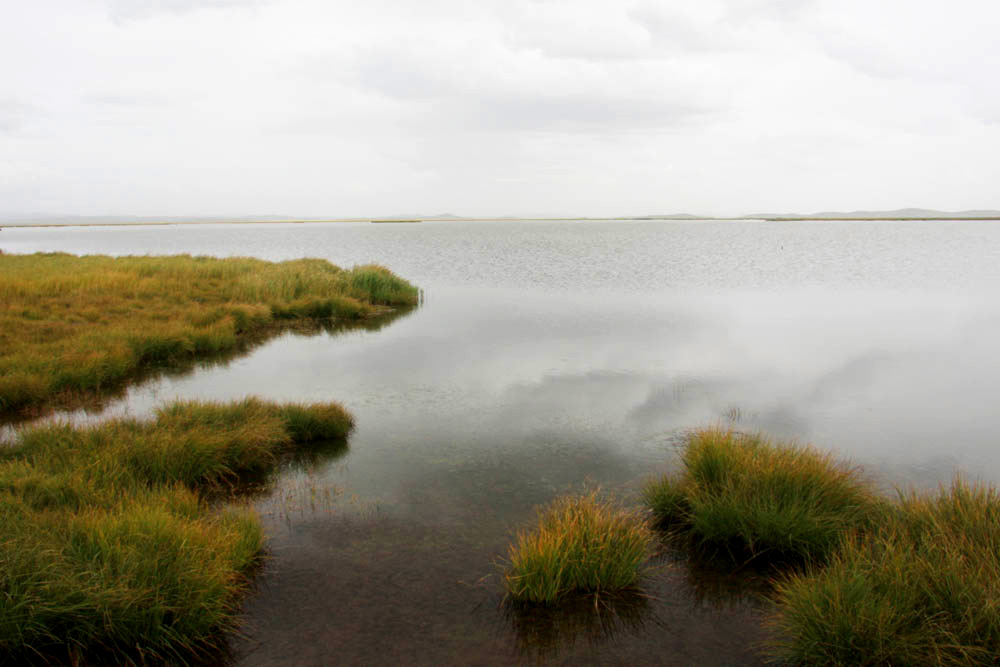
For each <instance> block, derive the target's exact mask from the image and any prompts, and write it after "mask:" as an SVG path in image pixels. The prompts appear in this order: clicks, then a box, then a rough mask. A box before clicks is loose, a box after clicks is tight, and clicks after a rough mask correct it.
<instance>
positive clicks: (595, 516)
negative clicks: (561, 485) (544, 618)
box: [504, 491, 653, 603]
mask: <svg viewBox="0 0 1000 667" xmlns="http://www.w3.org/2000/svg"><path fill="white" fill-rule="evenodd" d="M652 541H653V533H652V531H651V530H650V528H649V526H648V525H647V523H646V522H645V521H644V520H643V519H642V518H641V517H639V516H638V515H636V514H635V513H634V512H630V511H627V510H625V509H624V508H622V507H619V506H618V505H616V504H614V503H611V502H608V501H604V500H602V499H600V498H599V497H598V493H597V491H593V492H591V493H589V494H587V495H583V496H564V497H561V498H557V499H556V500H555V501H553V503H552V504H551V505H549V506H548V507H547V508H545V509H544V510H542V511H540V512H539V517H538V525H537V526H536V527H535V528H534V530H531V531H521V532H520V533H518V534H517V536H516V538H515V541H514V543H513V544H512V545H511V547H510V551H509V555H508V560H509V565H508V567H507V569H506V571H505V573H504V580H505V583H506V586H507V591H508V595H509V596H510V597H511V599H513V600H515V601H518V602H533V603H551V602H555V601H557V600H559V599H560V598H562V597H563V596H565V595H567V594H569V593H575V592H578V593H593V594H601V593H605V592H612V591H618V590H622V589H626V588H631V587H634V586H635V585H636V584H637V583H638V581H639V576H640V572H641V566H642V564H643V563H644V562H645V560H646V558H647V556H648V555H649V551H650V547H651V544H652Z"/></svg>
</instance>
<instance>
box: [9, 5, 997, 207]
mask: <svg viewBox="0 0 1000 667" xmlns="http://www.w3.org/2000/svg"><path fill="white" fill-rule="evenodd" d="M998 35H1000V2H997V0H951V1H950V2H947V3H944V2H941V1H940V0H934V1H929V0H877V1H876V0H696V1H695V0H685V1H681V0H669V1H668V0H661V1H659V2H656V1H646V2H644V1H637V2H627V1H605V2H591V1H585V0H567V1H565V2H563V1H554V0H553V1H547V0H497V1H495V2H494V1H491V0H464V1H455V2H451V1H446V0H408V1H401V2H391V1H388V0H365V1H364V2H361V1H359V2H336V1H333V0H162V1H156V0H107V1H104V2H98V1H90V0H63V1H57V0H33V1H32V2H16V1H15V0H2V10H0V84H2V85H0V213H11V212H16V213H31V212H38V213H60V214H84V215H93V214H116V215H243V214H285V215H293V216H355V215H358V216H372V215H391V214H406V213H419V214H434V213H443V212H452V213H460V214H465V215H525V216H533V215H593V216H600V215H630V214H645V213H668V212H682V211H684V212H697V213H708V214H716V215H730V214H742V213H751V212H761V211H782V212H784V211H799V212H811V211H819V210H829V209H837V210H842V209H885V208H898V207H903V206H918V207H927V208H938V209H945V210H955V209H967V208H1000V185H998V183H1000V178H998V177H1000V84H998V81H1000V37H998Z"/></svg>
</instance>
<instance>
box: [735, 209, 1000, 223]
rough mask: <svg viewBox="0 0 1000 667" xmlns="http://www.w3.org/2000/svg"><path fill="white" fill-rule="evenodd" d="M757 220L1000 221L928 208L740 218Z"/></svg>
mask: <svg viewBox="0 0 1000 667" xmlns="http://www.w3.org/2000/svg"><path fill="white" fill-rule="evenodd" d="M740 217H742V218H753V219H758V220H761V219H763V220H901V219H916V220H927V219H930V220H935V219H936V220H954V219H959V218H994V219H1000V211H996V210H973V211H955V212H949V211H935V210H933V209H928V208H900V209H896V210H895V211H850V212H843V211H824V212H822V213H805V214H802V213H752V214H750V215H744V216H740Z"/></svg>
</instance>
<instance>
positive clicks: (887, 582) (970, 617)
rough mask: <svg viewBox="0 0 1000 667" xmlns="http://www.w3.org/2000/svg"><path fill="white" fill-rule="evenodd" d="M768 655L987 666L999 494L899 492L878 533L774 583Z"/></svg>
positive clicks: (994, 606) (997, 639)
mask: <svg viewBox="0 0 1000 667" xmlns="http://www.w3.org/2000/svg"><path fill="white" fill-rule="evenodd" d="M776 599H777V601H778V604H779V609H780V611H779V614H778V615H777V617H776V619H775V621H774V626H775V629H776V630H777V631H778V633H779V635H778V636H779V639H778V641H777V642H776V643H775V645H774V646H773V647H772V648H773V656H774V657H776V658H779V659H782V660H785V661H787V662H791V663H795V664H808V665H815V664H824V665H860V664H870V665H995V664H997V661H998V656H1000V496H998V494H997V492H996V491H995V489H992V488H988V487H984V486H974V485H969V484H967V483H965V482H962V481H960V480H959V481H956V482H955V483H954V484H953V485H952V487H951V488H950V489H947V490H942V491H941V492H940V493H939V494H938V496H936V497H932V498H926V497H918V496H915V495H912V494H911V495H905V496H903V497H902V498H901V499H900V502H899V503H898V506H896V508H895V511H894V512H892V513H891V514H889V515H887V519H886V521H885V523H884V525H883V526H882V527H881V528H880V530H879V531H878V532H877V533H876V534H875V535H872V536H869V537H867V538H865V539H853V540H850V541H848V542H847V543H846V544H845V545H844V547H843V548H842V549H841V550H840V551H839V552H838V553H837V554H836V556H835V557H834V558H833V559H832V561H831V562H830V564H829V565H828V566H827V567H825V568H823V569H816V570H813V571H810V572H806V573H800V574H793V575H790V576H789V577H787V578H785V579H784V580H783V581H781V582H780V583H779V584H778V586H777V595H776Z"/></svg>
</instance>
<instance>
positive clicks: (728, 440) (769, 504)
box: [644, 428, 878, 561]
mask: <svg viewBox="0 0 1000 667" xmlns="http://www.w3.org/2000/svg"><path fill="white" fill-rule="evenodd" d="M682 462H683V466H684V467H683V471H682V472H681V473H680V474H677V475H672V476H669V475H668V476H664V477H661V478H660V479H657V480H654V481H652V482H650V483H649V484H648V485H647V486H646V488H645V489H644V496H645V500H646V503H647V505H648V506H649V507H650V508H651V509H652V511H653V514H654V516H655V517H656V519H657V520H658V521H659V523H660V524H661V525H670V526H675V527H678V528H681V529H683V530H687V531H689V532H690V534H691V535H692V536H693V537H695V538H696V539H698V540H700V541H701V542H702V543H704V544H707V545H713V546H716V547H721V548H725V549H728V550H730V551H733V552H734V553H739V554H741V555H745V556H748V557H750V558H756V557H761V556H765V557H768V558H774V559H788V558H791V559H795V560H803V561H813V560H823V559H825V558H827V557H829V555H830V554H831V553H832V552H833V551H834V550H835V549H836V548H837V546H839V545H840V543H841V541H842V539H843V536H844V534H845V533H846V532H847V531H850V530H853V529H856V528H858V527H861V526H864V525H866V524H867V523H868V522H870V521H871V520H872V517H873V516H874V514H875V513H876V512H877V507H878V500H877V499H876V497H875V496H874V495H873V493H872V492H871V491H870V489H869V488H868V486H867V485H866V484H864V483H863V482H862V481H861V479H860V477H859V475H858V472H857V471H856V470H854V469H851V468H848V467H845V466H843V465H841V464H838V463H837V462H835V461H834V460H833V458H832V457H831V456H830V455H828V454H824V453H822V452H819V451H817V450H815V449H813V448H810V447H799V446H793V445H790V444H787V443H772V442H770V441H768V440H767V439H765V438H764V437H763V436H760V435H750V434H743V433H737V432H734V431H731V430H724V429H719V428H709V429H702V430H699V431H695V432H693V433H692V434H690V436H689V437H688V438H687V441H686V445H685V449H684V452H683V455H682Z"/></svg>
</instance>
